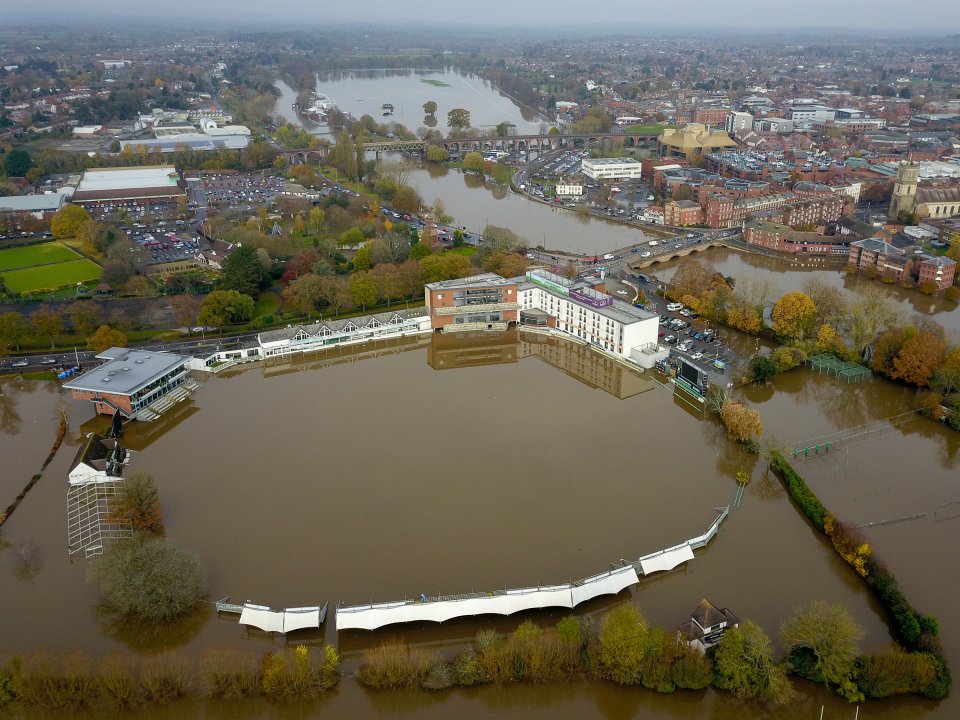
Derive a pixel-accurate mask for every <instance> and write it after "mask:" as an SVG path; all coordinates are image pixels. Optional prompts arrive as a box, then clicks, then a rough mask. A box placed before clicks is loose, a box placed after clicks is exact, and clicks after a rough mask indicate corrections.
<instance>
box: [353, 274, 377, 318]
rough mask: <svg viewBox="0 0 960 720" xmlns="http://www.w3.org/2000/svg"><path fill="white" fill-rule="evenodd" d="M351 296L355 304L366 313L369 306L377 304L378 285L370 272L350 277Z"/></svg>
mask: <svg viewBox="0 0 960 720" xmlns="http://www.w3.org/2000/svg"><path fill="white" fill-rule="evenodd" d="M350 295H351V296H352V297H353V302H354V304H356V305H359V306H360V307H361V308H362V309H363V310H364V312H366V309H367V306H368V305H374V304H376V302H377V283H376V281H375V280H374V279H373V275H371V274H370V271H369V270H364V271H363V272H358V273H354V274H353V275H351V276H350Z"/></svg>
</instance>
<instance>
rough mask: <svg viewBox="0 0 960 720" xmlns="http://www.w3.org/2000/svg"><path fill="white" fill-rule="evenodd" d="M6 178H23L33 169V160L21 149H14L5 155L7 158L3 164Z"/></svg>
mask: <svg viewBox="0 0 960 720" xmlns="http://www.w3.org/2000/svg"><path fill="white" fill-rule="evenodd" d="M3 167H4V170H6V172H7V177H25V176H26V174H27V171H28V170H29V169H30V168H32V167H33V160H32V159H31V158H30V153H28V152H27V151H26V150H24V149H23V148H15V149H14V150H11V151H10V152H8V153H7V158H6V160H4V162H3Z"/></svg>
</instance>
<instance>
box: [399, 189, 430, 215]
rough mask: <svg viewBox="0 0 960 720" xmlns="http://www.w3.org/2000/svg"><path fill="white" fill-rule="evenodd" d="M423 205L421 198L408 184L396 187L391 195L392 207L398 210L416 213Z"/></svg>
mask: <svg viewBox="0 0 960 720" xmlns="http://www.w3.org/2000/svg"><path fill="white" fill-rule="evenodd" d="M422 205H423V198H421V197H420V195H419V194H418V193H417V191H416V190H414V189H413V188H412V187H410V186H409V185H403V186H401V187H398V188H397V192H396V194H395V195H394V196H393V207H394V208H396V209H397V210H399V211H400V212H405V213H418V212H420V208H421V207H422Z"/></svg>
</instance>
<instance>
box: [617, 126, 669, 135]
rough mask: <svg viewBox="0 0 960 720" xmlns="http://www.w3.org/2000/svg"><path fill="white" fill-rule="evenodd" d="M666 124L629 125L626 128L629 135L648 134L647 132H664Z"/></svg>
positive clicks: (625, 130)
mask: <svg viewBox="0 0 960 720" xmlns="http://www.w3.org/2000/svg"><path fill="white" fill-rule="evenodd" d="M665 127H666V125H629V126H628V127H626V128H624V132H625V133H626V134H627V135H640V134H643V135H646V134H647V133H658V134H659V133H662V132H663V129H664V128H665Z"/></svg>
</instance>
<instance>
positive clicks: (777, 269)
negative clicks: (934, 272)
mask: <svg viewBox="0 0 960 720" xmlns="http://www.w3.org/2000/svg"><path fill="white" fill-rule="evenodd" d="M692 257H694V258H696V259H701V260H705V261H707V262H709V263H711V264H712V265H713V266H714V267H715V268H716V269H717V271H718V272H720V273H722V274H723V275H727V276H732V277H734V278H736V279H738V280H746V279H748V278H754V279H762V280H767V281H769V282H770V283H771V285H772V286H773V287H774V288H775V290H774V292H773V295H772V299H776V298H778V297H780V296H781V295H783V294H784V293H788V292H792V291H794V290H803V286H804V283H805V282H806V281H807V279H808V278H810V277H811V276H812V275H814V274H816V275H817V277H819V278H820V279H822V280H825V281H826V282H827V283H829V284H830V285H832V286H834V287H837V288H840V290H842V291H843V294H844V296H845V297H846V298H847V299H848V300H851V299H853V297H854V296H855V293H856V291H857V289H858V288H867V287H871V288H879V289H882V290H883V291H884V292H886V293H888V294H889V296H890V299H891V300H892V301H893V303H894V304H895V305H896V307H897V308H898V309H899V311H900V313H901V315H902V317H903V320H904V321H908V320H911V319H912V318H915V317H920V318H924V319H928V320H934V321H936V322H938V323H940V325H942V326H943V328H944V329H945V330H946V331H947V333H948V334H949V335H953V336H954V337H955V338H956V340H957V341H958V342H960V309H958V304H957V303H955V302H950V301H948V300H945V299H944V298H943V296H942V295H941V296H937V297H931V296H929V295H924V294H923V293H922V292H920V291H918V290H907V289H904V288H901V287H899V286H897V285H889V284H887V283H883V282H880V281H878V280H870V279H869V278H866V277H861V276H856V275H853V276H851V275H847V274H846V273H845V272H843V264H842V263H840V264H838V263H836V262H827V261H819V262H817V260H819V259H815V258H806V261H807V262H806V263H803V262H800V261H796V260H791V259H780V258H775V257H769V256H766V255H754V254H751V253H745V252H740V251H738V250H727V249H726V248H710V249H708V250H707V251H705V252H703V253H698V254H695V255H693V256H692ZM686 259H687V258H684V259H679V260H671V261H668V262H665V263H662V264H655V265H652V266H650V267H649V268H648V269H647V270H645V271H644V272H647V273H651V274H653V275H655V276H656V277H657V279H659V280H661V281H668V280H670V278H672V277H673V274H674V273H675V272H676V270H677V267H679V266H680V265H681V264H682V263H683V262H684V261H685V260H686Z"/></svg>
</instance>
